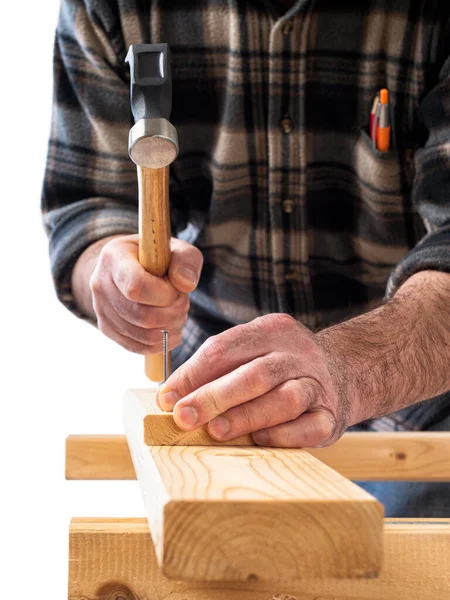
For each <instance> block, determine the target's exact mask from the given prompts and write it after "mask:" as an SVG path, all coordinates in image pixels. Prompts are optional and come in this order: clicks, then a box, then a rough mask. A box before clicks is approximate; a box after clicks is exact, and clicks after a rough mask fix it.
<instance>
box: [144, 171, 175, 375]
mask: <svg viewBox="0 0 450 600" xmlns="http://www.w3.org/2000/svg"><path fill="white" fill-rule="evenodd" d="M169 169H170V167H164V168H162V169H147V168H145V167H139V166H138V168H137V171H138V182H139V262H140V263H141V265H142V266H143V267H144V269H145V270H146V271H148V272H149V273H151V274H152V275H155V276H157V277H164V275H165V274H166V273H167V269H168V268H169V263H170V207H169ZM161 340H162V333H161ZM163 372H164V357H163V355H162V354H150V355H148V356H146V357H145V374H146V375H147V377H148V378H149V379H150V380H151V381H156V382H159V381H162V380H163Z"/></svg>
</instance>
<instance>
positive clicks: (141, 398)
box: [125, 390, 256, 446]
mask: <svg viewBox="0 0 450 600" xmlns="http://www.w3.org/2000/svg"><path fill="white" fill-rule="evenodd" d="M155 395H156V394H155V392H152V391H151V390H128V392H127V394H126V396H125V397H126V401H127V402H132V403H134V404H135V405H136V410H139V411H140V414H141V417H142V421H143V427H144V443H145V444H147V446H256V444H255V443H254V441H253V438H252V437H251V435H244V436H242V437H238V438H235V439H234V440H232V441H231V442H218V441H216V440H214V439H213V438H212V437H211V436H210V435H209V434H208V432H207V431H206V427H200V428H199V429H196V430H194V431H183V430H182V429H180V428H179V427H178V426H177V425H176V423H175V421H174V420H173V416H172V413H167V412H164V411H162V410H161V409H160V408H158V406H157V404H156V400H155Z"/></svg>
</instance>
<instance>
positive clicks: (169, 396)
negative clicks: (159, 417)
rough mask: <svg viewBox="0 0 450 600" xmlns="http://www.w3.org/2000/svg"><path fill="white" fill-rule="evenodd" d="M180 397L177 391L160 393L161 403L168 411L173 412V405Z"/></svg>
mask: <svg viewBox="0 0 450 600" xmlns="http://www.w3.org/2000/svg"><path fill="white" fill-rule="evenodd" d="M179 399H180V397H179V396H178V394H176V393H175V392H166V393H165V394H159V396H158V401H159V404H160V406H161V408H162V409H163V410H165V411H166V412H172V410H173V407H174V406H175V404H176V403H177V402H178V400H179Z"/></svg>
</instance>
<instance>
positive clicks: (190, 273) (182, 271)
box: [178, 267, 197, 285]
mask: <svg viewBox="0 0 450 600" xmlns="http://www.w3.org/2000/svg"><path fill="white" fill-rule="evenodd" d="M178 275H179V276H180V277H181V279H184V281H185V282H186V283H188V284H189V285H197V273H196V272H195V271H194V269H191V268H190V267H181V268H179V269H178Z"/></svg>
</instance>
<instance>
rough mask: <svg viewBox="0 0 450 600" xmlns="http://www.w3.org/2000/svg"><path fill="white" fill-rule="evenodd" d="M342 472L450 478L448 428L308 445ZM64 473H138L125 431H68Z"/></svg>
mask: <svg viewBox="0 0 450 600" xmlns="http://www.w3.org/2000/svg"><path fill="white" fill-rule="evenodd" d="M308 452H310V453H311V454H312V455H313V456H315V457H316V458H318V459H319V460H321V461H322V462H324V463H325V464H327V465H328V466H329V467H331V468H333V469H335V470H336V471H338V472H339V473H340V474H341V475H343V476H344V477H347V478H348V479H354V480H363V481H450V433H447V432H426V431H424V432H411V433H410V432H408V433H404V432H394V433H346V434H345V435H344V436H343V438H342V439H340V440H339V441H338V442H337V443H336V444H334V446H331V447H330V448H317V449H310V450H308ZM66 478H67V479H83V480H87V479H98V480H100V479H136V473H135V471H134V467H133V463H132V460H131V457H130V451H129V449H128V444H127V440H126V437H125V436H124V435H71V436H69V437H68V438H67V440H66Z"/></svg>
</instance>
